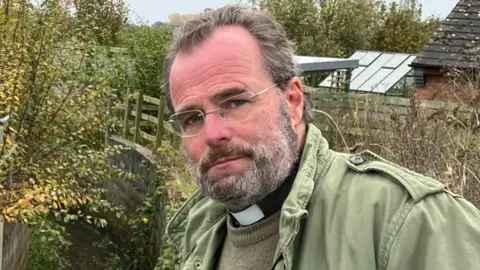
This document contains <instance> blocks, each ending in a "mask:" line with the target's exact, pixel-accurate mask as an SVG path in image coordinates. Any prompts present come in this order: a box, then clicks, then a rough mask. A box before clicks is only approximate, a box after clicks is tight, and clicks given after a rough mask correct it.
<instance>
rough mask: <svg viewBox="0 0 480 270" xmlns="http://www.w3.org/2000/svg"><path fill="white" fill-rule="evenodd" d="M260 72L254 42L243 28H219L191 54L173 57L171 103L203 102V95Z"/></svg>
mask: <svg viewBox="0 0 480 270" xmlns="http://www.w3.org/2000/svg"><path fill="white" fill-rule="evenodd" d="M234 34H237V35H234ZM242 36H243V37H242ZM233 44H235V46H233ZM261 70H262V58H261V53H260V48H259V46H258V44H257V43H256V40H255V38H254V37H253V36H251V35H250V34H249V33H248V32H247V31H246V30H244V29H243V28H234V27H225V28H219V29H217V30H216V31H215V32H214V33H213V34H212V36H211V37H210V38H208V39H207V40H205V41H204V42H202V43H201V44H199V45H198V46H196V47H195V48H193V49H192V50H191V51H189V52H181V53H179V54H177V56H176V57H175V59H174V61H173V63H172V68H171V72H170V90H171V94H172V99H173V103H174V105H175V104H178V103H179V102H182V100H184V99H186V98H190V96H192V97H193V96H198V98H204V96H203V95H204V93H203V92H205V91H208V92H209V93H205V94H208V95H211V93H212V92H218V91H221V90H225V89H227V88H231V87H232V83H231V82H239V81H240V82H241V81H247V80H249V79H250V78H251V77H252V74H253V73H256V72H258V71H261ZM217 85H218V87H217ZM212 88H213V89H214V90H213V91H211V90H212ZM175 107H176V106H175Z"/></svg>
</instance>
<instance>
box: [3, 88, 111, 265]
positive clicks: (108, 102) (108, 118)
mask: <svg viewBox="0 0 480 270" xmlns="http://www.w3.org/2000/svg"><path fill="white" fill-rule="evenodd" d="M111 108H112V97H110V96H108V99H107V115H106V117H105V118H106V119H107V121H106V122H107V128H106V130H105V147H108V138H110V119H111V116H110V115H111ZM0 270H1V269H0Z"/></svg>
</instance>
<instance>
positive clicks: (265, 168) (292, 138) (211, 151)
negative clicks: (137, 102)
mask: <svg viewBox="0 0 480 270" xmlns="http://www.w3.org/2000/svg"><path fill="white" fill-rule="evenodd" d="M272 84H273V81H272V78H271V77H270V76H269V74H267V73H266V72H265V70H264V68H263V66H262V56H261V52H260V48H259V46H258V44H257V43H256V40H255V39H254V37H253V36H251V35H250V34H249V33H248V32H247V31H245V30H244V29H242V28H239V27H223V28H219V29H217V30H215V32H214V33H213V35H212V36H211V37H210V38H208V39H207V40H206V41H204V42H202V43H201V44H200V45H198V46H197V47H196V48H195V49H194V50H193V51H192V52H189V53H188V54H184V53H180V54H178V55H177V57H176V59H175V61H174V63H173V65H172V69H171V73H170V86H171V94H172V99H173V104H174V107H175V110H176V112H179V111H183V110H184V108H186V107H189V108H195V109H199V110H202V111H204V112H209V111H212V110H215V109H216V108H217V105H218V104H219V103H220V102H221V101H222V100H224V99H225V98H229V97H230V96H231V95H229V94H227V95H224V94H225V93H226V92H227V91H231V90H232V89H237V90H241V91H242V90H243V91H250V92H253V93H258V92H260V91H261V90H263V89H266V88H268V87H269V86H271V85H272ZM216 96H220V97H219V98H215V97H216ZM297 106H298V105H297ZM292 111H294V112H298V108H293V107H292V104H290V103H289V102H288V98H287V99H285V98H284V95H283V94H281V93H279V88H276V87H274V88H272V89H270V90H267V91H266V92H265V93H263V94H261V95H260V96H258V98H257V99H256V102H255V103H252V105H251V109H250V110H249V111H248V114H246V115H244V116H243V118H242V120H241V121H237V122H235V123H230V122H228V121H225V120H224V119H222V118H221V117H220V116H219V115H218V114H217V113H210V114H208V115H207V116H206V117H205V121H204V122H203V125H204V127H203V132H201V133H200V134H198V135H196V136H193V137H188V138H184V139H183V146H184V149H185V150H186V152H187V155H188V158H189V163H190V166H191V170H192V174H193V176H194V178H195V180H196V182H197V184H198V186H199V187H200V190H201V191H202V192H203V194H204V195H205V196H208V197H211V198H213V199H215V200H218V201H220V202H222V203H225V204H226V205H227V206H228V207H230V208H231V209H232V210H240V209H243V208H245V207H248V206H249V205H251V204H254V203H256V202H258V201H259V200H261V199H262V198H263V197H265V196H266V195H268V194H269V193H270V192H272V191H273V190H275V189H276V188H277V187H278V186H279V185H280V184H281V183H282V182H283V181H284V179H285V178H286V177H287V176H288V175H289V173H290V171H291V169H292V167H293V165H294V163H295V162H296V161H297V158H298V145H299V143H298V141H299V138H298V136H297V133H296V132H295V130H294V125H295V124H292V123H293V122H295V123H297V122H298V117H296V118H292V116H291V112H292ZM297 114H298V113H297ZM292 120H293V121H292Z"/></svg>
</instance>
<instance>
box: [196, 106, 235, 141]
mask: <svg viewBox="0 0 480 270" xmlns="http://www.w3.org/2000/svg"><path fill="white" fill-rule="evenodd" d="M204 125H205V126H204V129H203V132H204V136H205V140H206V143H207V144H208V145H210V146H214V145H218V144H219V143H222V142H225V141H229V140H230V139H231V138H232V130H231V129H230V127H229V126H228V124H227V123H226V122H225V121H224V120H223V119H222V118H220V116H219V115H218V113H217V112H215V113H210V114H208V115H206V116H205V123H204Z"/></svg>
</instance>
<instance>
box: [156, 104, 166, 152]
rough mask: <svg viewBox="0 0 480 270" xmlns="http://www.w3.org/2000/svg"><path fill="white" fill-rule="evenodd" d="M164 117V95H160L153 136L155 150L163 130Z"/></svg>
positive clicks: (160, 140) (161, 137)
mask: <svg viewBox="0 0 480 270" xmlns="http://www.w3.org/2000/svg"><path fill="white" fill-rule="evenodd" d="M164 117H165V96H163V95H162V96H160V104H158V114H157V120H158V121H157V134H156V137H155V146H154V148H155V149H154V150H155V151H156V150H157V148H158V147H160V145H161V143H162V139H163V134H164V132H165V130H164V129H163V120H164Z"/></svg>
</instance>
